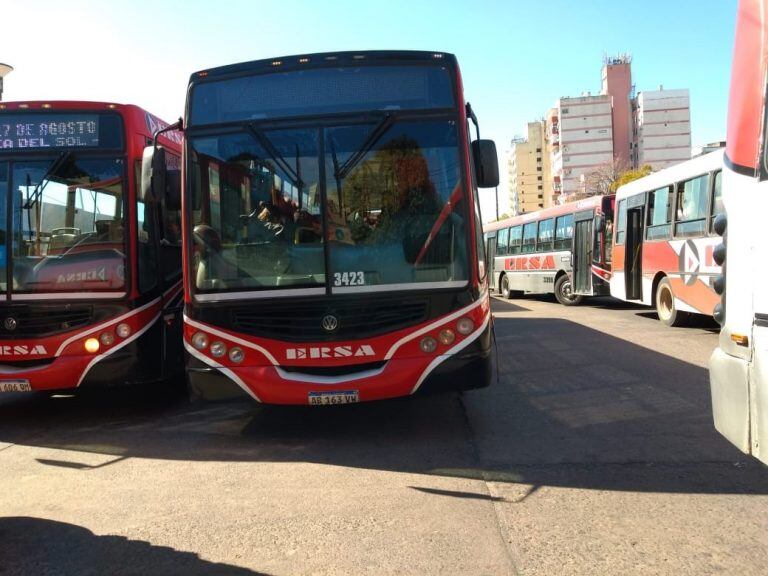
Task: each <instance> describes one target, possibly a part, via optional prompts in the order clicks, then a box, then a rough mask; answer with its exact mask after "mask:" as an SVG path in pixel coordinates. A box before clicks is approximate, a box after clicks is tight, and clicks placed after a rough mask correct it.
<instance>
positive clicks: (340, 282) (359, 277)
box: [333, 272, 365, 286]
mask: <svg viewBox="0 0 768 576" xmlns="http://www.w3.org/2000/svg"><path fill="white" fill-rule="evenodd" d="M333 285H334V286H363V285H365V274H364V273H363V272H334V273H333Z"/></svg>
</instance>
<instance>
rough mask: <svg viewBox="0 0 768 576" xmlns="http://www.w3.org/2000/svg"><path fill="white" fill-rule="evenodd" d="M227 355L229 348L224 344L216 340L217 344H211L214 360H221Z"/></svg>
mask: <svg viewBox="0 0 768 576" xmlns="http://www.w3.org/2000/svg"><path fill="white" fill-rule="evenodd" d="M226 353H227V346H226V345H225V344H224V342H221V341H220V340H216V342H214V343H213V344H211V356H213V357H214V358H221V357H222V356H224V354H226Z"/></svg>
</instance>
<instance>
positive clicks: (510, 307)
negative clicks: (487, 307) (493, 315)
mask: <svg viewBox="0 0 768 576" xmlns="http://www.w3.org/2000/svg"><path fill="white" fill-rule="evenodd" d="M520 300H521V299H519V298H518V299H516V300H515V301H514V302H513V301H512V300H507V299H506V298H502V297H501V296H497V297H496V298H494V299H493V311H494V312H530V311H531V309H530V308H526V307H525V306H520V304H519V302H520Z"/></svg>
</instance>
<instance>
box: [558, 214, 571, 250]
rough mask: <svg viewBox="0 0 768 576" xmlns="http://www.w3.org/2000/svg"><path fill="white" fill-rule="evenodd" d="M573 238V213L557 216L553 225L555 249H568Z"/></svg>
mask: <svg viewBox="0 0 768 576" xmlns="http://www.w3.org/2000/svg"><path fill="white" fill-rule="evenodd" d="M572 238H573V214H566V215H565V216H558V217H557V220H556V225H555V250H568V249H570V247H571V240H572Z"/></svg>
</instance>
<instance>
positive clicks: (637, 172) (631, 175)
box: [611, 164, 653, 192]
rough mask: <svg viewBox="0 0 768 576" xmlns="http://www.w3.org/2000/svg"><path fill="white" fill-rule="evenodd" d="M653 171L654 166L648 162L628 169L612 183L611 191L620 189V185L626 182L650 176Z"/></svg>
mask: <svg viewBox="0 0 768 576" xmlns="http://www.w3.org/2000/svg"><path fill="white" fill-rule="evenodd" d="M651 172H653V168H651V167H650V165H648V164H646V165H645V166H641V167H640V168H636V169H634V170H627V171H626V172H624V173H623V174H622V175H621V176H619V178H618V179H617V180H616V181H615V182H614V183H613V184H611V192H616V190H618V189H619V186H624V184H629V183H630V182H632V181H633V180H637V179H638V178H643V177H644V176H648V174H650V173H651Z"/></svg>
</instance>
